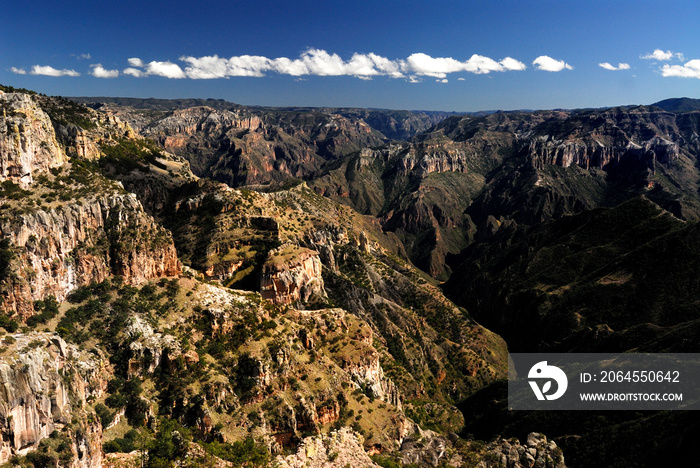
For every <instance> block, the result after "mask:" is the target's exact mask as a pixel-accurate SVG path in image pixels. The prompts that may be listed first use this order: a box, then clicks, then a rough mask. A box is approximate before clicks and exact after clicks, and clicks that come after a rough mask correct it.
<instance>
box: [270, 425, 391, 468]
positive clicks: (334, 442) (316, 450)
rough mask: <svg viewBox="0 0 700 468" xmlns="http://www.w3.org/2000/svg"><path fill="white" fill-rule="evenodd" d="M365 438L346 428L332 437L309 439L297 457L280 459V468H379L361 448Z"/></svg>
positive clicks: (324, 436)
mask: <svg viewBox="0 0 700 468" xmlns="http://www.w3.org/2000/svg"><path fill="white" fill-rule="evenodd" d="M362 443H363V438H362V436H361V435H360V434H356V433H355V432H353V431H352V430H351V429H349V428H347V427H344V428H342V429H340V430H339V431H336V432H331V433H330V434H321V435H319V436H314V437H307V438H305V439H304V440H303V442H302V443H301V445H300V446H299V449H298V450H297V453H296V454H294V455H289V456H286V457H283V456H278V457H277V458H276V459H275V464H276V466H279V467H280V468H302V467H304V468H322V467H329V466H353V467H354V466H357V467H378V466H379V465H377V464H375V463H374V462H373V461H372V459H371V458H370V457H369V455H367V453H365V451H364V449H363V448H362Z"/></svg>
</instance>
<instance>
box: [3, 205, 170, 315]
mask: <svg viewBox="0 0 700 468" xmlns="http://www.w3.org/2000/svg"><path fill="white" fill-rule="evenodd" d="M0 234H1V235H2V237H9V239H10V240H11V242H12V244H13V245H14V246H15V247H16V248H17V250H18V265H17V268H16V269H15V271H16V272H17V275H16V276H17V277H16V278H15V279H14V280H12V284H11V287H9V288H7V289H6V292H5V301H4V303H3V305H2V308H3V310H5V311H13V312H17V313H19V314H20V315H22V316H28V315H31V313H32V310H33V309H32V301H35V300H40V299H44V298H45V297H47V296H49V295H53V296H55V297H56V298H57V299H58V300H59V301H62V300H64V299H65V297H66V295H67V294H68V293H69V292H70V291H71V290H73V289H75V288H77V287H79V286H81V285H85V284H89V283H90V282H92V281H96V282H100V281H102V280H104V279H105V278H107V277H108V276H109V275H110V274H115V275H121V276H123V277H124V280H125V282H126V283H128V284H139V283H142V282H144V281H147V280H149V279H151V278H155V277H159V276H174V275H178V274H179V273H180V271H181V266H180V262H179V260H178V259H177V255H176V251H175V246H174V244H173V242H172V237H171V235H170V234H169V233H167V232H166V231H165V230H164V229H163V228H161V227H160V226H158V225H157V224H156V223H155V221H154V220H153V219H152V218H151V217H150V216H148V215H147V214H146V213H145V212H144V211H143V208H142V207H141V204H140V203H139V201H138V200H137V199H136V196H135V195H133V194H119V193H112V194H104V195H101V196H97V197H94V198H92V199H87V200H82V201H81V202H79V203H71V204H67V205H62V206H59V207H57V208H54V209H50V210H49V211H45V210H37V211H35V212H32V213H28V214H22V215H20V216H18V217H16V218H14V219H7V218H5V219H4V220H3V221H2V223H1V224H0Z"/></svg>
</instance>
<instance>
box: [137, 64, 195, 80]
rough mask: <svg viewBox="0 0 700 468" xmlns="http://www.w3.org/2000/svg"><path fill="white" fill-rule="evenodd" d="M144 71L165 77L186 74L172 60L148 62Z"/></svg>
mask: <svg viewBox="0 0 700 468" xmlns="http://www.w3.org/2000/svg"><path fill="white" fill-rule="evenodd" d="M146 73H147V74H148V75H156V76H164V77H166V78H184V77H185V76H186V75H185V72H183V71H182V68H180V66H179V65H177V64H175V63H172V62H156V61H153V62H148V63H147V64H146Z"/></svg>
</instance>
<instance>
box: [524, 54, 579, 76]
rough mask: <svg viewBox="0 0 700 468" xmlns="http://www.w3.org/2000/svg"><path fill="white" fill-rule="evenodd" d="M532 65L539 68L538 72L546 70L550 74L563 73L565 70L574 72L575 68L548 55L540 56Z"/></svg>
mask: <svg viewBox="0 0 700 468" xmlns="http://www.w3.org/2000/svg"><path fill="white" fill-rule="evenodd" d="M532 64H533V65H534V66H535V68H537V69H538V70H544V71H548V72H558V71H562V70H564V69H566V70H573V69H574V67H572V66H571V65H569V64H568V63H566V62H565V61H563V60H556V59H553V58H552V57H549V56H548V55H540V56H539V57H537V58H536V59H535V60H533V61H532Z"/></svg>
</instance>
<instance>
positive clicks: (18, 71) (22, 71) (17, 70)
mask: <svg viewBox="0 0 700 468" xmlns="http://www.w3.org/2000/svg"><path fill="white" fill-rule="evenodd" d="M10 71H11V72H12V73H15V74H17V75H26V74H27V70H25V69H24V68H17V67H12V68H10Z"/></svg>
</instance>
